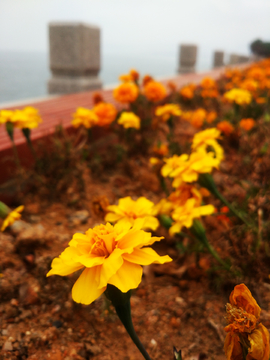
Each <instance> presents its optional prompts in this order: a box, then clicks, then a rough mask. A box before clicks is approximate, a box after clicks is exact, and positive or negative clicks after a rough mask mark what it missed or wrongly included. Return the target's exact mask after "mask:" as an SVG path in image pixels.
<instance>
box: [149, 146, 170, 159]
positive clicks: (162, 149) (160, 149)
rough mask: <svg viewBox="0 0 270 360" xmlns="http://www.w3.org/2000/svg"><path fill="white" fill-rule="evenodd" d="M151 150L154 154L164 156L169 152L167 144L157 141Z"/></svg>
mask: <svg viewBox="0 0 270 360" xmlns="http://www.w3.org/2000/svg"><path fill="white" fill-rule="evenodd" d="M152 151H153V152H154V153H155V154H156V155H160V156H165V155H167V154H168V152H169V148H168V145H167V144H166V143H159V144H157V145H155V146H154V147H153V148H152Z"/></svg>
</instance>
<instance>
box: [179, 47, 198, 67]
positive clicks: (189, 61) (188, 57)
mask: <svg viewBox="0 0 270 360" xmlns="http://www.w3.org/2000/svg"><path fill="white" fill-rule="evenodd" d="M197 49H198V47H197V45H190V44H182V45H180V48H179V51H180V53H179V68H178V73H179V74H188V73H194V72H195V71H196V70H195V67H196V60H197Z"/></svg>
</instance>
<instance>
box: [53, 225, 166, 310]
mask: <svg viewBox="0 0 270 360" xmlns="http://www.w3.org/2000/svg"><path fill="white" fill-rule="evenodd" d="M143 222H144V220H143V219H138V220H137V221H136V222H135V223H134V226H133V227H131V224H130V223H128V222H122V223H121V224H116V225H115V226H112V225H111V224H109V223H107V224H106V225H99V226H95V227H94V228H93V229H89V230H87V231H86V233H85V234H81V233H76V234H74V235H73V238H72V240H71V241H70V242H69V246H68V248H66V249H65V250H64V251H63V252H62V254H61V255H60V256H59V257H57V258H55V259H54V260H53V262H52V269H51V270H50V271H49V272H48V274H47V276H50V275H61V276H66V275H69V274H72V273H73V272H75V271H77V270H80V269H83V268H84V270H83V272H82V273H81V275H80V277H79V278H78V280H77V281H76V283H75V284H74V286H73V288H72V298H73V300H74V301H76V302H78V303H82V304H86V305H88V304H91V303H92V302H93V301H94V300H96V299H97V298H98V297H99V296H100V295H101V294H102V293H103V292H104V291H105V290H106V288H107V285H108V284H111V285H114V286H115V287H117V288H118V289H119V290H120V291H121V292H123V293H126V292H127V291H129V290H130V289H135V288H137V287H138V285H139V283H140V282H141V279H142V272H143V271H142V266H141V265H149V264H152V263H160V264H163V263H165V262H169V261H172V259H171V258H170V257H169V256H167V255H166V256H159V255H158V254H157V253H156V252H155V251H154V250H153V249H151V248H150V247H145V246H149V245H151V244H153V243H154V242H155V241H160V240H161V239H162V237H151V233H148V232H145V231H143V230H141V228H142V226H143Z"/></svg>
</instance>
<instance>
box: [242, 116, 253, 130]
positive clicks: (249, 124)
mask: <svg viewBox="0 0 270 360" xmlns="http://www.w3.org/2000/svg"><path fill="white" fill-rule="evenodd" d="M254 125H255V121H254V120H253V119H251V118H249V119H242V120H241V121H240V126H241V128H242V129H244V130H246V131H249V130H251V129H252V128H253V127H254Z"/></svg>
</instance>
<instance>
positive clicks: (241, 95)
mask: <svg viewBox="0 0 270 360" xmlns="http://www.w3.org/2000/svg"><path fill="white" fill-rule="evenodd" d="M224 98H225V99H226V100H228V101H229V102H235V103H236V104H238V105H245V104H249V103H250V102H251V100H252V96H251V93H250V92H249V91H247V90H244V89H238V88H234V89H232V90H230V91H227V92H226V93H225V94H224Z"/></svg>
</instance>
